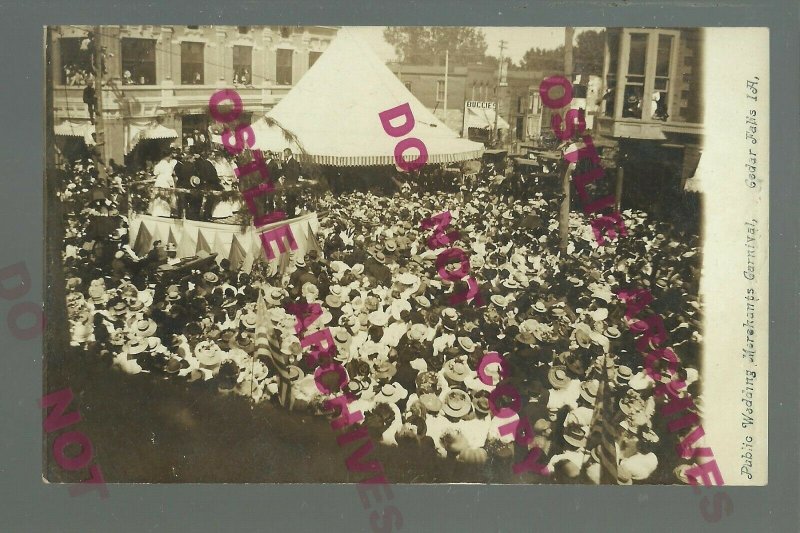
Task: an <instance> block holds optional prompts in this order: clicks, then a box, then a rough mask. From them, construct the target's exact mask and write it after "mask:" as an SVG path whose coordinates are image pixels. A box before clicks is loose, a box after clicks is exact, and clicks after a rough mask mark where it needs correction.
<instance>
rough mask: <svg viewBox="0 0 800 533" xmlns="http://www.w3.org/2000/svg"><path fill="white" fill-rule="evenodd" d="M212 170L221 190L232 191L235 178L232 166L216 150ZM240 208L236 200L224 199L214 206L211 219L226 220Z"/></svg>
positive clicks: (239, 203)
mask: <svg viewBox="0 0 800 533" xmlns="http://www.w3.org/2000/svg"><path fill="white" fill-rule="evenodd" d="M214 168H215V169H216V171H217V176H219V181H220V183H222V188H223V189H224V190H225V191H226V192H229V191H233V190H236V189H234V187H235V185H236V184H235V180H236V176H235V175H234V172H233V165H231V163H230V162H229V161H228V160H227V159H226V158H225V156H224V154H223V151H222V150H218V151H217V153H216V155H215V157H214ZM240 208H241V202H240V201H239V200H237V199H236V198H233V197H231V198H225V199H224V200H221V201H220V202H217V205H216V206H214V212H213V213H212V214H211V217H212V218H227V217H230V216H233V213H234V212H235V211H238V210H239V209H240Z"/></svg>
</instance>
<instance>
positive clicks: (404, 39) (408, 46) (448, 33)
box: [383, 26, 488, 65]
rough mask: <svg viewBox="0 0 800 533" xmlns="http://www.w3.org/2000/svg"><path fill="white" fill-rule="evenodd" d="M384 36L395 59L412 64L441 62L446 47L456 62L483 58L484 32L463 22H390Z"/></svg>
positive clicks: (476, 60) (452, 60) (473, 61)
mask: <svg viewBox="0 0 800 533" xmlns="http://www.w3.org/2000/svg"><path fill="white" fill-rule="evenodd" d="M383 38H384V39H386V42H387V43H389V44H390V45H392V46H394V50H395V54H396V55H397V60H398V61H400V62H401V63H405V64H413V65H444V56H445V51H447V50H449V51H450V62H451V63H453V64H456V65H468V64H470V63H477V62H480V61H483V60H484V59H485V58H486V49H487V48H488V45H487V44H486V36H485V35H484V33H483V31H482V30H480V29H479V28H471V27H464V26H389V27H387V28H386V29H385V30H384V31H383Z"/></svg>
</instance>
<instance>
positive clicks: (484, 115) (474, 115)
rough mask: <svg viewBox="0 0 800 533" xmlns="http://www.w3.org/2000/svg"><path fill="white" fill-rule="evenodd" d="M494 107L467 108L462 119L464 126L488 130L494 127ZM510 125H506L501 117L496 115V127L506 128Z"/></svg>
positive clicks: (499, 128)
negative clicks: (465, 114)
mask: <svg viewBox="0 0 800 533" xmlns="http://www.w3.org/2000/svg"><path fill="white" fill-rule="evenodd" d="M494 118H495V111H494V109H484V108H476V107H468V108H467V116H466V117H465V119H464V126H465V127H467V128H480V129H482V130H488V129H493V128H494ZM510 127H511V126H509V125H508V122H506V121H505V120H504V119H503V117H497V129H498V130H507V129H509V128H510Z"/></svg>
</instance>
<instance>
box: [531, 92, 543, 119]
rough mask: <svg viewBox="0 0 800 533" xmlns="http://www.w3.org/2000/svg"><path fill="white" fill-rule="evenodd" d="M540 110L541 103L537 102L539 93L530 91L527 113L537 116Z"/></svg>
mask: <svg viewBox="0 0 800 533" xmlns="http://www.w3.org/2000/svg"><path fill="white" fill-rule="evenodd" d="M540 109H541V101H540V100H539V92H538V91H531V92H530V93H528V112H529V113H531V114H538V113H539V111H540Z"/></svg>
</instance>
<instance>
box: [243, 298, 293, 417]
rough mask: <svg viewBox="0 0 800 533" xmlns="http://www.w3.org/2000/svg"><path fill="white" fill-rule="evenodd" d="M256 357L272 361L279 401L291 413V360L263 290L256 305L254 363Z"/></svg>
mask: <svg viewBox="0 0 800 533" xmlns="http://www.w3.org/2000/svg"><path fill="white" fill-rule="evenodd" d="M256 356H257V357H259V358H261V357H268V358H269V359H270V360H272V363H273V365H274V366H275V370H276V372H277V375H278V401H279V402H280V404H281V405H282V406H283V407H286V408H287V409H289V410H290V411H291V409H292V404H293V403H294V400H293V398H292V381H291V379H290V377H289V358H288V356H286V355H285V354H284V353H283V352H281V343H280V340H279V339H278V333H277V331H275V326H274V324H273V323H272V317H270V315H269V310H268V309H267V302H266V300H265V299H264V292H263V290H262V291H260V293H259V296H258V303H257V304H256V351H255V352H254V355H253V361H255V357H256Z"/></svg>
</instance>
